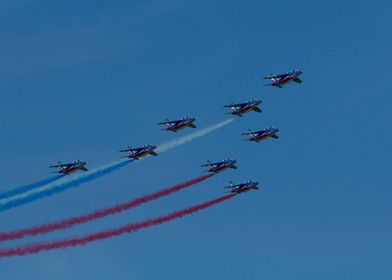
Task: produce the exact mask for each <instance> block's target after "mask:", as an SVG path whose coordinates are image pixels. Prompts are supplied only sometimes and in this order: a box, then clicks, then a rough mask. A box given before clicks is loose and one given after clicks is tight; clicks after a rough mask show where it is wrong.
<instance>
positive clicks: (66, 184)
mask: <svg viewBox="0 0 392 280" xmlns="http://www.w3.org/2000/svg"><path fill="white" fill-rule="evenodd" d="M233 120H234V119H228V120H226V121H223V122H220V123H218V124H215V125H212V126H209V127H206V128H204V129H202V130H199V131H196V132H194V133H191V134H189V135H186V136H184V137H181V138H179V139H177V140H173V141H170V142H169V143H166V144H162V145H159V146H158V148H157V149H156V151H157V152H158V153H164V152H166V151H168V150H171V149H173V148H175V147H178V146H180V145H183V144H185V143H188V142H190V141H192V140H194V139H196V138H199V137H202V136H205V135H207V134H209V133H211V132H213V131H215V130H217V129H219V128H221V127H224V126H226V125H228V124H229V123H231V122H233ZM131 161H132V160H129V159H125V160H121V161H117V162H114V163H111V164H108V165H105V166H103V167H101V168H98V169H95V170H91V171H89V172H87V173H84V174H79V176H77V177H72V178H69V179H68V180H63V181H61V182H58V183H52V184H48V185H45V186H43V187H40V188H36V189H33V190H30V191H27V192H24V193H21V194H17V195H15V196H12V197H9V198H5V199H0V212H1V211H5V210H8V209H11V208H14V207H17V206H21V205H24V204H28V203H30V202H33V201H35V200H38V199H41V198H44V197H46V196H51V195H53V194H57V193H59V192H63V191H65V190H67V189H69V188H73V187H77V186H79V185H80V184H83V183H86V182H89V181H91V180H94V179H96V178H99V177H102V176H104V175H106V174H109V173H111V172H113V171H115V170H118V169H120V168H122V167H124V166H126V165H127V164H128V163H130V162H131Z"/></svg>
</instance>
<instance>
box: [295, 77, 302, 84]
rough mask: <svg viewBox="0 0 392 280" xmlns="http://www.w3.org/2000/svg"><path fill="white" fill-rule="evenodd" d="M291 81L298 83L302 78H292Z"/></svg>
mask: <svg viewBox="0 0 392 280" xmlns="http://www.w3.org/2000/svg"><path fill="white" fill-rule="evenodd" d="M293 81H294V82H296V83H298V84H300V83H302V80H301V79H300V78H294V79H293Z"/></svg>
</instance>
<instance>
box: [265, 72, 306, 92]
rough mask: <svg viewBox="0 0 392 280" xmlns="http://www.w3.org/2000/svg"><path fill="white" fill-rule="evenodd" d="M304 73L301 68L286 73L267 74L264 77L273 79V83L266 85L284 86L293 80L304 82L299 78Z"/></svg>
mask: <svg viewBox="0 0 392 280" xmlns="http://www.w3.org/2000/svg"><path fill="white" fill-rule="evenodd" d="M302 73H303V72H302V71H300V70H291V71H289V72H287V73H286V74H280V75H270V76H265V77H264V79H266V80H271V84H267V85H266V86H274V87H278V88H282V87H283V86H284V85H285V84H288V83H290V82H292V81H294V82H296V83H298V84H300V83H302V80H301V79H300V78H298V76H300V75H302Z"/></svg>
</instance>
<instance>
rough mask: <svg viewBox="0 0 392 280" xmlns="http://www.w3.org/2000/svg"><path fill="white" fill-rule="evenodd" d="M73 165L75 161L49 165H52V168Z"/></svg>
mask: <svg viewBox="0 0 392 280" xmlns="http://www.w3.org/2000/svg"><path fill="white" fill-rule="evenodd" d="M72 165H73V163H61V164H56V165H51V166H49V167H52V168H58V167H70V166H72Z"/></svg>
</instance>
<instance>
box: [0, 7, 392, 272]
mask: <svg viewBox="0 0 392 280" xmlns="http://www.w3.org/2000/svg"><path fill="white" fill-rule="evenodd" d="M0 5H1V9H0V26H2V28H1V29H0V36H1V38H2V40H1V41H2V43H1V44H0V61H1V63H0V74H1V76H2V82H1V83H0V92H1V94H0V129H1V132H2V137H1V138H0V147H1V155H2V156H1V159H0V170H2V171H1V177H0V178H1V184H0V190H8V189H11V188H13V187H17V186H20V185H22V184H25V183H29V182H34V181H36V180H40V179H43V178H45V177H46V176H48V174H49V170H48V168H47V166H48V165H49V164H51V163H53V162H56V161H57V160H63V161H70V160H74V159H79V158H80V159H83V160H86V161H88V162H89V166H91V167H97V166H100V165H102V164H105V163H107V162H109V161H111V160H113V159H116V158H117V157H118V153H117V152H116V150H118V149H119V148H122V147H124V146H127V145H131V146H138V145H142V144H145V143H153V144H159V143H163V142H166V141H169V140H171V139H174V138H175V137H178V136H179V135H182V134H179V135H177V134H176V135H174V134H170V133H166V132H164V131H160V130H159V129H158V127H157V126H156V125H155V123H156V122H158V121H161V120H162V119H164V118H166V117H168V118H177V117H182V116H184V115H188V114H191V115H194V116H195V117H196V118H197V125H198V126H199V127H205V126H208V125H210V124H214V123H216V122H219V121H222V120H225V119H226V118H227V115H224V114H223V113H224V110H223V108H221V107H222V105H224V104H225V103H228V102H232V101H234V102H236V101H244V100H247V99H249V98H260V99H262V100H263V101H264V103H263V113H262V114H256V113H251V114H249V115H247V116H246V117H245V118H242V119H237V120H236V121H235V122H234V123H233V124H231V125H229V126H227V127H225V128H223V129H221V130H219V131H217V132H215V133H213V134H210V135H208V136H206V137H205V138H202V139H198V140H195V141H194V142H192V143H189V144H187V145H184V146H182V147H179V148H178V149H175V150H172V151H170V152H168V153H166V154H164V155H161V156H159V157H157V158H149V159H148V160H145V161H141V162H136V163H134V164H132V165H130V166H129V167H127V168H126V169H123V170H121V171H118V172H116V173H113V174H111V175H109V176H107V177H104V178H102V179H99V180H96V181H94V182H91V183H88V184H85V185H83V186H81V187H80V188H77V189H73V190H69V191H67V192H65V193H63V194H60V195H56V196H53V197H51V198H48V199H44V200H41V201H37V202H35V203H32V204H31V205H27V206H23V207H20V208H17V209H13V210H11V211H7V212H3V213H0V230H2V231H4V230H8V229H16V228H20V227H23V226H27V225H35V224H38V223H43V222H50V221H54V220H57V219H59V218H64V217H69V216H72V215H77V214H82V213H86V212H89V211H91V210H94V209H97V208H100V207H106V206H109V205H112V204H114V203H117V202H119V201H124V200H128V199H131V198H134V197H137V196H139V195H142V194H147V193H150V192H152V191H154V190H158V189H161V188H163V187H167V186H170V185H173V184H176V183H179V182H182V181H184V180H187V179H190V178H193V177H196V176H198V175H199V174H200V173H201V169H200V168H199V165H200V164H201V163H203V162H204V161H205V160H207V159H211V160H220V159H223V158H225V157H227V156H232V157H234V158H236V159H237V160H238V162H239V163H238V167H239V169H238V170H236V171H227V172H225V173H222V174H219V175H218V176H215V177H214V178H212V179H211V180H208V181H206V182H204V183H202V184H200V185H198V186H196V187H194V188H191V189H189V190H186V191H183V192H181V193H177V194H175V195H173V196H171V197H169V198H165V199H162V200H160V201H156V202H154V203H151V204H149V205H145V206H143V207H140V208H138V209H135V210H133V211H130V212H128V213H122V214H121V215H118V216H116V217H111V218H108V219H104V220H102V221H97V222H94V223H91V224H87V225H83V226H80V227H77V228H74V229H71V230H67V231H64V232H58V233H54V234H51V235H48V236H45V237H39V238H36V239H34V240H47V239H50V240H52V239H57V238H63V237H68V236H74V235H83V234H86V233H89V232H93V231H95V230H101V229H105V228H108V227H115V226H118V225H122V224H124V223H128V222H132V221H136V220H140V219H144V218H148V217H153V216H157V215H160V214H165V213H167V212H170V211H172V210H175V209H180V208H182V207H185V206H188V205H191V204H194V203H198V202H202V201H205V200H208V199H212V198H215V197H217V196H219V195H221V194H222V187H223V186H225V185H226V184H227V182H228V181H229V180H233V181H242V180H244V179H247V178H252V179H256V180H259V181H261V182H262V186H263V188H262V190H260V191H259V192H254V193H249V194H246V195H241V196H239V197H237V198H235V199H234V200H231V201H228V202H225V203H223V204H221V205H219V206H216V207H214V208H211V209H208V210H206V211H203V212H201V213H198V214H196V215H193V216H190V217H186V218H183V219H179V220H176V221H173V222H170V223H167V224H165V225H162V226H159V227H154V228H150V229H147V230H143V231H141V232H139V233H137V234H132V235H124V236H122V237H119V238H115V239H111V240H106V241H103V242H97V243H94V244H90V245H89V246H86V247H78V248H72V249H67V250H57V251H51V252H45V253H41V254H38V255H31V256H26V257H21V258H10V259H1V260H0V271H1V272H0V276H2V277H1V278H2V279H3V278H4V279H27V278H29V279H31V278H33V279H53V278H54V277H55V278H56V279H60V280H61V279H71V278H76V279H81V278H93V279H108V278H111V279H118V278H126V279H167V278H170V279H222V278H224V279H261V278H268V279H315V278H316V279H369V278H375V279H390V278H391V276H392V268H391V266H390V259H391V257H392V255H391V252H392V242H391V239H390V234H391V231H392V222H391V219H390V217H389V216H390V213H391V210H392V206H391V200H392V192H391V189H390V183H391V181H392V173H391V172H390V156H391V153H390V143H391V140H392V139H391V138H392V133H391V131H390V129H388V127H390V125H389V123H388V119H391V113H390V103H391V101H392V97H391V94H390V92H391V91H390V88H389V76H390V72H389V71H390V65H391V62H392V60H391V58H392V56H391V52H390V50H391V47H392V36H391V22H390V13H389V11H390V9H391V4H390V2H389V1H377V0H376V1H345V2H344V3H342V2H341V1H336V0H332V1H328V2H319V1H296V2H293V1H279V2H273V1H272V2H271V1H246V2H241V3H240V2H239V1H203V0H202V1H110V3H109V1H83V3H81V2H80V1H73V0H71V1H62V2H54V1H27V0H25V1H1V2H0ZM291 68H300V69H301V70H303V71H304V75H303V76H302V77H303V80H304V82H303V83H302V84H301V85H296V84H292V85H289V86H287V87H286V88H284V89H276V88H271V87H264V86H263V84H264V81H263V80H261V79H260V77H261V76H262V75H265V74H270V73H279V72H285V71H287V70H289V69H291ZM268 125H272V126H276V127H279V128H280V129H281V133H280V136H281V137H280V139H279V140H276V141H275V140H269V141H266V142H263V143H259V144H253V143H247V142H244V141H240V139H241V136H240V135H239V134H240V133H241V132H243V131H246V130H247V129H248V128H252V129H261V128H264V127H265V126H268ZM188 132H189V131H188ZM184 133H185V131H184ZM31 241H33V240H30V239H29V240H25V241H23V242H31ZM16 244H17V243H14V242H11V243H7V244H5V245H6V246H12V245H16Z"/></svg>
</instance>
